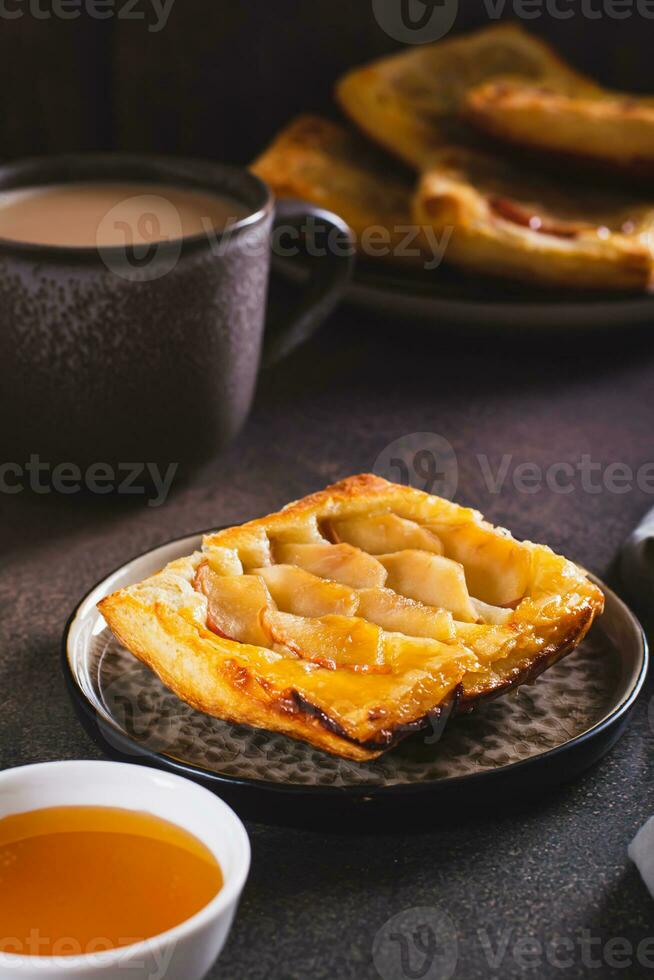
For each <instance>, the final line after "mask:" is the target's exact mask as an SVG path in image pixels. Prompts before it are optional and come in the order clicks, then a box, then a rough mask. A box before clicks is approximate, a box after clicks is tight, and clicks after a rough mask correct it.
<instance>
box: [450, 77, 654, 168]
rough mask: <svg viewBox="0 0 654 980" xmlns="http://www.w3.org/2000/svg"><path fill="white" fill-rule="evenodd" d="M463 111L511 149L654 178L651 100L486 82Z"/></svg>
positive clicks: (508, 81) (521, 83) (516, 82)
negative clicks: (515, 147)
mask: <svg viewBox="0 0 654 980" xmlns="http://www.w3.org/2000/svg"><path fill="white" fill-rule="evenodd" d="M464 112H465V114H466V116H467V118H468V120H469V121H470V122H471V123H472V124H473V125H475V126H476V127H477V128H478V129H480V130H482V131H483V132H485V133H489V134H490V135H491V136H493V137H495V138H497V139H500V140H503V141H506V142H508V143H510V144H511V145H513V146H519V147H523V148H525V149H529V150H533V151H537V152H538V153H539V154H542V153H545V154H547V159H550V158H551V157H552V155H556V156H558V157H560V158H562V159H563V160H565V161H569V162H571V163H572V164H579V165H586V166H588V165H590V166H592V167H593V168H595V169H596V168H597V167H598V166H599V167H601V168H603V169H605V170H613V171H620V172H623V173H626V174H631V175H634V176H641V177H651V176H652V175H653V174H654V101H652V100H650V99H644V98H636V97H633V96H627V95H621V94H612V93H610V92H605V93H599V94H598V95H589V94H585V95H584V94H583V93H576V92H570V91H559V90H558V89H557V88H556V87H554V86H552V85H551V84H549V83H548V86H544V85H529V84H526V83H525V81H524V79H518V80H515V79H503V80H498V81H491V82H486V83H485V84H484V85H480V86H479V87H478V88H475V89H473V90H472V91H470V92H469V93H468V94H467V96H466V100H465V105H464Z"/></svg>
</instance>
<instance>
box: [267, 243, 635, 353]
mask: <svg viewBox="0 0 654 980" xmlns="http://www.w3.org/2000/svg"><path fill="white" fill-rule="evenodd" d="M274 268H275V270H276V271H277V272H279V273H280V275H281V276H282V277H283V279H286V280H288V281H291V282H294V283H299V282H303V281H305V280H306V277H307V270H306V268H303V262H302V260H301V259H300V260H299V261H295V262H293V261H289V260H288V259H285V258H279V257H276V258H275V259H274ZM347 299H348V301H349V302H350V303H351V304H353V305H354V306H356V307H358V308H360V309H365V310H368V311H370V312H372V313H375V314H376V315H383V316H385V317H397V316H401V317H405V318H406V317H410V318H411V319H414V320H417V321H422V322H423V323H425V325H427V324H428V325H429V326H430V327H433V328H437V329H439V328H441V327H447V326H456V327H464V328H466V329H472V330H476V329H479V328H482V329H490V330H492V331H493V333H494V334H495V333H497V332H498V331H507V332H511V333H514V332H516V333H522V335H523V336H524V335H525V334H527V335H531V334H534V333H538V334H539V335H542V333H543V332H545V333H550V332H551V331H553V330H554V331H561V330H563V331H564V332H565V333H566V334H569V333H570V332H571V331H585V330H593V332H594V333H597V332H598V331H603V330H604V331H605V330H613V329H614V328H618V329H624V328H625V327H639V326H640V327H643V326H647V325H652V326H654V294H652V293H643V294H639V293H621V292H618V293H616V292H606V291H602V292H599V291H598V292H594V291H590V290H587V291H586V290H562V289H555V288H551V289H546V288H544V287H542V286H541V287H539V286H531V285H521V284H519V283H513V282H510V281H508V280H507V281H506V282H505V281H503V280H501V279H490V278H488V277H485V276H471V275H466V274H465V273H464V272H461V271H459V270H457V269H454V268H451V267H449V266H448V267H446V266H441V267H439V268H438V269H434V270H432V271H424V270H422V269H416V270H415V271H414V270H413V269H409V268H402V267H401V266H393V265H391V264H390V263H389V264H388V265H386V264H385V263H384V262H383V261H380V260H378V261H377V262H374V261H373V262H371V261H365V260H361V259H359V260H358V261H357V264H356V269H355V275H354V279H353V281H352V283H351V284H350V287H349V290H348V293H347ZM402 322H403V325H404V321H402Z"/></svg>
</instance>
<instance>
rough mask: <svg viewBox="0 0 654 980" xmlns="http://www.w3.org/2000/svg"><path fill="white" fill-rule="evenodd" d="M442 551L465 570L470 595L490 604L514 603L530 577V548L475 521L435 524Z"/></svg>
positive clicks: (511, 604) (527, 586)
mask: <svg viewBox="0 0 654 980" xmlns="http://www.w3.org/2000/svg"><path fill="white" fill-rule="evenodd" d="M434 530H435V531H436V533H437V534H438V536H439V537H440V538H441V540H442V542H443V544H444V545H445V554H446V555H448V557H450V558H453V559H454V560H455V561H460V562H461V563H462V564H463V566H464V567H465V570H466V581H467V583H468V588H469V589H470V593H471V595H474V596H475V598H476V599H481V600H482V601H483V602H487V603H489V604H490V605H492V606H514V605H516V603H518V602H519V601H520V600H521V599H523V598H524V596H525V594H526V593H527V590H528V588H529V580H530V577H531V552H530V550H529V548H526V547H525V545H523V544H520V542H519V541H515V540H514V539H513V538H512V537H510V536H508V535H507V536H506V537H505V536H504V535H502V534H498V533H496V532H494V531H486V530H485V529H484V528H481V527H479V525H478V524H475V523H472V522H471V523H468V524H455V525H450V526H448V525H444V524H443V525H440V524H439V525H435V526H434Z"/></svg>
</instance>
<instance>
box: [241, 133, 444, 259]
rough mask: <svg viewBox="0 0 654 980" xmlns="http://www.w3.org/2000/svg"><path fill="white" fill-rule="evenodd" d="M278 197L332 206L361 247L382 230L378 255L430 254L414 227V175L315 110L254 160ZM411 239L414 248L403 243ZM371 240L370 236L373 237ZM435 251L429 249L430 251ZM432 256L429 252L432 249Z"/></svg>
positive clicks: (400, 257)
mask: <svg viewBox="0 0 654 980" xmlns="http://www.w3.org/2000/svg"><path fill="white" fill-rule="evenodd" d="M251 170H252V171H253V173H255V174H257V175H258V176H259V177H261V179H262V180H265V181H266V183H267V184H268V185H269V186H270V187H271V188H272V190H273V191H274V192H275V194H276V195H277V197H280V198H288V197H296V198H302V199H303V200H305V201H310V202H311V204H315V205H316V206H317V207H322V208H327V209H328V210H330V211H335V212H336V213H337V214H339V215H340V216H341V217H342V218H343V219H344V220H345V221H347V223H348V225H349V226H350V228H351V229H352V230H353V232H354V233H355V239H356V242H357V244H358V245H359V246H360V247H363V248H364V250H365V247H366V242H367V236H370V235H371V233H372V235H373V236H374V235H375V234H377V233H378V232H379V231H380V230H381V231H382V232H383V233H384V244H385V247H384V248H382V247H380V245H379V244H378V245H377V246H376V250H375V246H374V243H373V248H372V249H368V251H375V254H376V255H377V256H378V257H380V258H392V259H393V260H394V261H398V260H401V259H402V256H403V255H405V256H406V257H407V259H409V260H411V259H412V258H414V257H417V258H418V260H419V258H420V251H421V250H424V251H425V254H430V253H429V252H428V249H426V248H424V245H423V243H422V242H421V241H418V242H415V239H416V237H419V230H418V236H416V234H415V233H412V229H413V218H412V215H411V209H412V200H413V194H414V190H415V178H414V176H413V175H412V174H407V173H405V172H404V171H402V170H401V169H400V168H398V167H395V166H394V164H393V161H392V160H388V159H387V158H385V157H384V155H383V154H382V153H381V152H378V151H377V150H376V147H374V146H370V145H369V144H367V143H366V142H365V141H364V140H363V139H362V138H361V137H360V136H358V135H357V134H356V133H353V132H351V131H350V130H348V129H346V128H345V127H344V126H341V125H339V124H338V123H334V122H332V121H331V120H329V119H323V118H322V117H321V116H317V115H309V114H306V115H302V116H298V117H297V118H296V119H294V120H293V121H292V122H290V123H289V125H288V126H286V127H285V129H283V130H282V132H281V133H279V134H278V135H277V136H276V138H275V139H274V141H273V142H272V143H271V145H270V146H269V147H268V148H267V149H266V150H265V151H264V153H263V154H262V155H261V156H260V157H259V158H258V159H257V160H256V161H255V162H254V163H253V164H252V167H251ZM409 239H411V241H412V242H413V248H407V247H406V246H407V244H408V241H409ZM371 242H372V239H371ZM432 255H433V253H432ZM430 257H431V255H430Z"/></svg>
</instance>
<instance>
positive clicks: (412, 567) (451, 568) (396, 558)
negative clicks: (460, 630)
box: [379, 550, 477, 623]
mask: <svg viewBox="0 0 654 980" xmlns="http://www.w3.org/2000/svg"><path fill="white" fill-rule="evenodd" d="M379 561H380V562H381V564H382V565H383V566H384V568H385V569H386V571H387V572H388V578H387V580H386V585H387V586H388V588H389V589H393V591H394V592H399V593H400V595H404V596H408V597H409V598H410V599H416V600H417V601H418V602H422V603H424V604H425V605H427V606H436V608H438V609H449V611H450V612H451V613H452V615H453V616H454V618H455V619H460V620H461V621H462V622H464V623H474V622H476V620H477V612H476V610H475V607H474V606H473V605H472V602H471V601H470V595H469V594H468V588H467V586H466V579H465V574H464V571H463V565H459V563H458V562H455V561H451V560H450V559H449V558H443V556H442V555H430V554H429V553H428V552H427V551H413V550H409V551H398V552H397V554H394V555H381V556H380V558H379Z"/></svg>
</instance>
